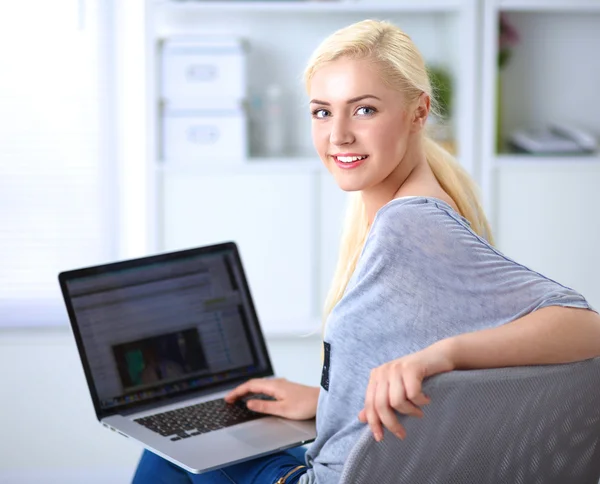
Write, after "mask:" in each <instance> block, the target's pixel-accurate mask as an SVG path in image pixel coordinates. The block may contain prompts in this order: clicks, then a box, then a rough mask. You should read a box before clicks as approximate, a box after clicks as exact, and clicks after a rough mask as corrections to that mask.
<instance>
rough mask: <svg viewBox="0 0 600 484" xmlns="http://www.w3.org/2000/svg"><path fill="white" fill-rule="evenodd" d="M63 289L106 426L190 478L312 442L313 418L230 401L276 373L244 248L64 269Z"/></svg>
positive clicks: (218, 248) (200, 250) (201, 250)
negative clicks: (241, 388) (244, 386)
mask: <svg viewBox="0 0 600 484" xmlns="http://www.w3.org/2000/svg"><path fill="white" fill-rule="evenodd" d="M59 282H60V286H61V290H62V294H63V297H64V300H65V304H66V307H67V311H68V314H69V319H70V321H71V326H72V328H73V333H74V336H75V340H76V342H77V347H78V349H79V355H80V357H81V362H82V364H83V369H84V372H85V376H86V379H87V383H88V386H89V390H90V395H91V397H92V401H93V403H94V408H95V410H96V415H97V417H98V420H99V421H100V422H101V423H102V425H104V426H105V427H107V428H109V429H111V430H113V431H115V432H118V433H119V434H121V435H123V436H125V437H129V438H132V439H135V440H137V441H139V442H140V443H141V444H143V445H144V447H146V448H147V449H149V450H151V451H152V452H154V453H156V454H158V455H160V456H162V457H164V458H165V459H167V460H169V461H171V462H173V463H174V464H177V465H179V466H181V467H182V468H184V469H186V470H187V471H190V472H193V473H201V472H206V471H210V470H212V469H215V468H219V467H222V466H225V465H228V464H234V463H236V462H241V461H244V460H248V459H251V458H254V457H258V456H261V455H265V454H268V453H272V452H275V451H278V450H283V449H287V448H290V447H294V446H298V445H302V444H305V443H308V442H312V441H313V440H314V439H315V436H316V430H315V421H314V419H311V420H306V421H293V420H287V419H282V418H277V417H272V416H264V415H262V414H258V413H255V412H251V411H250V410H248V409H247V408H246V406H245V403H244V401H239V402H237V403H236V404H234V405H228V404H226V403H225V402H224V401H223V400H222V398H223V396H225V394H226V393H228V391H229V390H231V389H232V388H234V387H236V386H237V385H239V384H241V383H243V382H244V381H246V380H248V379H250V378H260V377H272V376H273V369H272V366H271V361H270V358H269V354H268V352H267V347H266V345H265V340H264V336H263V333H262V331H261V328H260V325H259V322H258V318H257V315H256V311H255V308H254V304H253V302H252V298H251V295H250V290H249V288H248V283H247V281H246V277H245V274H244V270H243V267H242V262H241V258H240V255H239V252H238V248H237V246H236V244H235V243H233V242H226V243H222V244H217V245H211V246H207V247H200V248H195V249H189V250H182V251H177V252H171V253H166V254H160V255H155V256H150V257H144V258H139V259H133V260H127V261H122V262H116V263H111V264H106V265H100V266H95V267H87V268H83V269H77V270H71V271H66V272H62V273H61V274H59ZM257 397H259V398H265V397H264V396H262V397H261V396H257Z"/></svg>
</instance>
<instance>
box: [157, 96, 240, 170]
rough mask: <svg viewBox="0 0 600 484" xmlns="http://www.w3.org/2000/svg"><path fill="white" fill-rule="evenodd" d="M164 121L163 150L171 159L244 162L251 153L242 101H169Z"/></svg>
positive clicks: (175, 160) (179, 161)
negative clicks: (194, 102)
mask: <svg viewBox="0 0 600 484" xmlns="http://www.w3.org/2000/svg"><path fill="white" fill-rule="evenodd" d="M162 121H163V122H162V128H163V129H162V132H163V136H162V151H163V159H164V160H166V161H167V162H173V163H184V162H190V161H193V162H198V163H202V164H206V165H210V164H215V163H220V164H222V163H228V164H242V163H244V162H245V160H246V158H247V156H248V139H247V126H246V116H245V113H244V110H243V108H242V106H241V104H240V103H232V102H230V103H229V105H227V103H225V102H223V103H218V104H215V105H213V106H210V105H208V104H207V105H203V106H189V105H187V106H185V105H181V104H179V105H176V104H173V103H169V104H166V105H165V107H164V109H163V120H162Z"/></svg>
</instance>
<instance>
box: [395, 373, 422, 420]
mask: <svg viewBox="0 0 600 484" xmlns="http://www.w3.org/2000/svg"><path fill="white" fill-rule="evenodd" d="M389 393H390V400H389V405H390V407H392V408H393V409H394V410H397V411H398V412H400V413H403V414H405V415H412V416H413V417H422V416H423V412H422V411H421V409H420V408H418V407H416V406H414V405H413V404H412V403H411V402H410V401H408V398H407V395H406V388H405V386H404V383H403V381H402V375H395V376H394V377H393V378H392V379H391V381H390V392H389Z"/></svg>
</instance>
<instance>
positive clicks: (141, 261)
mask: <svg viewBox="0 0 600 484" xmlns="http://www.w3.org/2000/svg"><path fill="white" fill-rule="evenodd" d="M223 251H231V253H232V255H233V257H234V258H235V263H236V264H237V265H238V269H239V273H240V283H241V288H242V290H243V291H245V296H246V298H245V299H246V301H247V302H248V308H247V309H248V311H249V313H250V314H249V316H250V319H251V321H250V322H249V324H251V325H255V328H254V329H255V331H256V341H257V342H258V347H257V348H256V350H257V351H259V352H262V355H263V357H264V360H265V362H266V368H265V369H264V370H263V371H258V372H256V373H252V374H251V375H244V376H241V377H239V378H233V379H231V380H228V381H227V382H226V383H227V384H228V385H231V386H235V385H236V384H240V383H243V382H244V381H246V380H248V379H250V378H263V377H271V376H273V365H272V363H271V358H270V355H269V352H268V349H267V344H266V341H265V338H264V333H263V330H262V328H261V325H260V321H259V319H258V315H257V313H256V308H255V306H254V301H253V299H252V296H251V293H250V286H249V285H248V281H247V278H246V273H245V271H244V266H243V264H242V259H241V256H240V253H239V250H238V247H237V244H236V243H235V242H232V241H229V242H223V243H219V244H214V245H208V246H203V247H197V248H192V249H184V250H179V251H174V252H165V253H162V254H157V255H151V256H146V257H140V258H136V259H129V260H124V261H119V262H112V263H108V264H102V265H97V266H91V267H85V268H81V269H74V270H69V271H64V272H61V273H60V274H59V275H58V280H59V284H60V289H61V292H62V295H63V299H64V302H65V306H66V309H67V313H68V316H69V322H70V324H71V329H72V331H73V335H74V337H75V342H76V344H77V350H78V352H79V357H80V359H81V363H82V365H83V371H84V373H85V378H86V381H87V384H88V389H89V391H90V396H91V398H92V402H93V404H94V410H95V412H96V417H97V418H98V420H102V419H104V418H106V417H110V416H111V415H116V414H121V413H131V411H132V410H135V409H141V408H142V407H148V406H152V405H156V403H158V402H161V401H164V400H167V399H172V398H181V397H182V396H185V395H188V394H193V393H199V392H203V393H206V392H207V391H210V390H211V389H216V388H217V387H219V386H222V385H223V383H224V382H223V381H215V382H214V383H209V384H206V385H205V386H202V387H201V388H198V387H195V388H188V389H187V390H181V391H179V392H177V393H172V394H169V395H157V396H156V397H152V398H149V399H144V400H143V401H135V402H130V403H128V404H125V405H120V406H118V407H111V408H102V406H101V404H100V398H99V396H98V393H97V391H96V386H95V384H94V379H93V376H92V371H91V367H90V364H89V361H88V357H87V354H86V351H85V346H84V344H83V337H82V335H81V332H80V330H79V325H78V322H77V317H76V315H75V311H74V308H73V305H72V302H71V295H70V293H69V290H68V287H67V283H68V282H69V281H71V280H74V279H77V278H81V277H89V276H94V275H100V274H106V273H110V272H113V271H121V270H123V269H131V268H136V267H144V266H147V265H150V264H156V263H160V262H167V261H172V260H178V259H186V258H189V257H196V256H202V255H210V254H214V253H218V252H223Z"/></svg>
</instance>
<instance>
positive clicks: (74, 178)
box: [0, 0, 116, 327]
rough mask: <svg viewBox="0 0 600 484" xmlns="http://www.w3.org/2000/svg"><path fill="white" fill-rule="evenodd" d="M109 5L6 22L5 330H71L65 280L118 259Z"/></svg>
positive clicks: (62, 5)
mask: <svg viewBox="0 0 600 484" xmlns="http://www.w3.org/2000/svg"><path fill="white" fill-rule="evenodd" d="M100 8H101V0H86V1H83V0H52V1H51V2H48V1H47V0H28V1H27V2H10V3H9V4H8V5H4V6H3V9H2V10H3V14H2V15H1V16H0V326H5V327H6V326H13V327H14V326H23V325H27V326H32V325H33V326H40V325H56V324H66V322H67V315H66V312H65V310H64V307H63V302H62V297H61V295H60V290H59V286H58V281H57V275H58V273H59V272H60V271H62V270H67V269H73V268H77V267H81V266H85V265H91V264H96V263H101V262H104V261H107V260H109V259H110V258H111V257H113V256H114V255H115V250H114V247H115V246H116V245H115V231H114V230H113V229H112V227H111V220H112V219H111V216H112V215H113V213H112V207H113V206H114V204H113V202H112V197H111V195H110V194H111V193H114V192H115V190H114V188H113V187H112V186H111V184H112V183H113V182H112V181H111V179H110V177H109V174H110V172H111V166H110V164H111V160H110V157H108V156H106V146H105V145H104V143H105V142H106V139H107V137H106V132H105V131H106V130H105V129H104V128H105V126H104V125H105V122H104V121H103V119H105V111H103V110H104V109H105V106H104V104H103V103H106V102H107V96H106V95H105V93H104V92H103V91H102V89H101V87H104V86H101V84H102V79H103V77H102V76H103V75H105V73H104V72H103V71H102V66H103V62H104V61H105V57H104V56H103V54H102V45H103V44H102V41H103V36H104V35H105V34H106V32H105V31H104V29H103V22H102V21H101V20H102V15H101V13H102V12H101V10H100Z"/></svg>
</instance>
